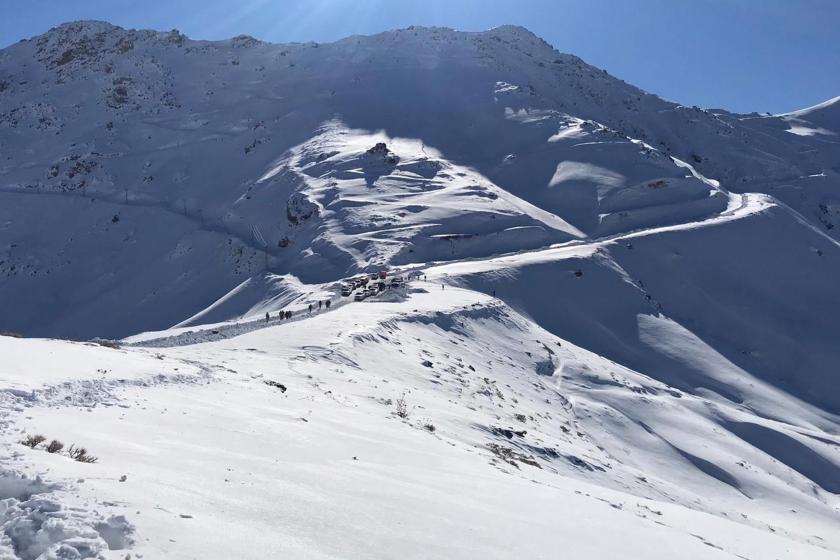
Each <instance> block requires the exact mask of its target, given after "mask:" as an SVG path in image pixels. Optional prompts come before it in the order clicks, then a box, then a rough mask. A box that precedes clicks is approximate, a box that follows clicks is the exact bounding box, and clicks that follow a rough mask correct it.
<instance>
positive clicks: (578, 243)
mask: <svg viewBox="0 0 840 560" xmlns="http://www.w3.org/2000/svg"><path fill="white" fill-rule="evenodd" d="M730 197H731V200H732V201H733V203H732V204H731V206H734V207H732V208H730V209H727V210H726V211H725V212H722V213H720V214H718V215H716V216H712V217H709V218H706V219H703V220H698V221H693V222H684V223H680V224H673V225H669V226H659V227H655V228H645V229H640V230H636V231H629V232H621V233H615V234H612V235H607V236H605V237H600V238H595V239H580V240H577V239H576V240H573V241H567V242H566V243H557V244H555V245H551V246H550V247H546V248H540V249H534V250H531V251H515V252H510V253H504V254H500V255H493V256H490V257H483V258H481V257H479V258H473V259H461V260H458V261H455V262H452V261H435V262H430V263H427V264H426V268H425V270H426V271H427V272H430V273H431V272H432V271H435V272H438V273H439V272H441V271H444V270H445V269H447V268H460V267H469V264H471V263H476V264H477V263H492V262H494V261H499V262H511V263H515V262H518V261H521V260H531V259H534V260H536V261H539V260H541V259H540V257H541V256H544V257H545V258H546V259H550V258H551V256H553V255H558V256H559V255H561V254H563V253H564V252H565V251H566V250H573V249H582V250H587V249H588V250H590V251H589V253H587V254H591V253H592V252H595V251H597V250H598V249H599V248H601V247H602V246H604V245H607V244H609V243H612V242H614V241H621V240H623V239H632V238H638V237H645V236H648V235H656V234H659V233H666V232H670V231H682V230H690V229H696V228H703V227H710V226H714V225H715V224H720V223H725V222H728V221H731V220H739V219H743V218H746V217H749V216H751V215H753V214H757V213H760V212H763V211H765V210H767V209H768V208H770V207H772V206H782V205H781V204H779V201H778V200H776V199H775V198H773V197H772V196H770V195H765V194H762V193H744V194H741V195H735V194H730ZM736 201H737V202H736ZM785 209H787V207H786V206H785ZM835 243H836V242H835ZM569 256H570V257H575V256H585V255H579V254H575V253H573V252H570V254H569Z"/></svg>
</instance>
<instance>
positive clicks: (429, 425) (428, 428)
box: [423, 422, 437, 434]
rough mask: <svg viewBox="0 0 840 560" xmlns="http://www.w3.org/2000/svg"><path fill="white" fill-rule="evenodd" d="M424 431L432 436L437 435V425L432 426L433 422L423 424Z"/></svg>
mask: <svg viewBox="0 0 840 560" xmlns="http://www.w3.org/2000/svg"><path fill="white" fill-rule="evenodd" d="M423 429H424V430H426V431H427V432H430V433H432V434H433V433H435V430H437V428H436V427H435V425H434V424H432V423H431V422H426V423H425V424H423Z"/></svg>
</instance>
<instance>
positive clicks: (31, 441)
mask: <svg viewBox="0 0 840 560" xmlns="http://www.w3.org/2000/svg"><path fill="white" fill-rule="evenodd" d="M46 439H47V438H46V437H44V436H42V435H41V434H35V435H29V436H26V437H25V438H23V439H22V440H21V441H20V443H21V444H22V445H25V446H26V447H28V448H30V449H35V448H36V447H38V446H39V445H41V444H42V443H43V442H44V441H46Z"/></svg>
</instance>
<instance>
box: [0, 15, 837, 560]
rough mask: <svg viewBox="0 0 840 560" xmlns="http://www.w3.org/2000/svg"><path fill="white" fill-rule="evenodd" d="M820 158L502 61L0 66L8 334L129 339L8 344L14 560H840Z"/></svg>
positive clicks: (197, 60) (149, 55) (114, 53)
mask: <svg viewBox="0 0 840 560" xmlns="http://www.w3.org/2000/svg"><path fill="white" fill-rule="evenodd" d="M839 134H840V103H838V100H837V99H834V100H831V101H827V102H825V103H823V104H820V105H817V106H815V107H812V108H808V109H803V110H801V111H796V112H793V113H788V114H784V115H777V116H772V115H758V114H750V115H738V114H732V113H729V112H726V111H722V110H705V109H700V108H696V107H693V108H689V107H683V106H680V105H677V104H674V103H671V102H668V101H665V100H662V99H660V98H658V97H656V96H655V95H652V94H650V93H646V92H643V91H641V90H639V89H638V88H635V87H633V86H631V85H629V84H626V83H624V82H623V81H621V80H618V79H616V78H614V77H612V76H610V75H609V74H607V73H606V72H604V71H602V70H599V69H597V68H594V67H592V66H589V65H587V64H586V63H584V62H583V61H582V60H580V59H579V58H577V57H574V56H571V55H566V54H561V53H558V52H557V51H555V50H554V49H553V48H552V47H551V46H550V45H548V44H547V43H545V42H544V41H542V40H541V39H539V38H538V37H536V36H534V35H533V34H532V33H530V32H529V31H527V30H525V29H522V28H519V27H511V26H506V27H501V28H497V29H494V30H491V31H487V32H481V33H464V32H457V31H452V30H449V29H440V28H419V27H417V28H415V27H412V28H408V29H403V30H398V31H392V32H386V33H382V34H379V35H374V36H369V37H361V36H359V37H350V38H347V39H343V40H341V41H338V42H335V43H331V44H316V43H305V44H289V45H276V44H268V43H263V42H261V41H258V40H255V39H253V38H250V37H244V36H242V37H236V38H233V39H231V40H228V41H218V42H207V41H194V40H190V39H188V38H186V37H185V36H183V35H182V34H180V33H178V32H177V31H172V32H168V33H160V32H154V31H135V30H125V29H121V28H119V27H115V26H112V25H110V24H107V23H103V22H76V23H70V24H66V25H62V26H60V27H58V28H55V29H52V30H50V31H49V32H48V33H46V34H44V35H42V36H39V37H36V38H33V39H31V40H28V41H23V42H21V43H19V44H16V45H13V46H11V47H8V48H6V49H4V50H2V51H0V158H2V159H0V201H2V204H0V309H2V313H0V331H11V332H18V333H22V334H24V335H27V336H42V337H43V336H51V337H68V338H73V339H90V338H92V337H105V338H110V339H123V340H121V341H120V342H119V343H108V344H107V346H100V345H99V344H95V343H91V342H87V343H85V342H69V341H59V340H42V339H18V338H11V337H0V356H2V358H3V359H2V360H0V362H2V363H0V378H2V381H3V384H4V385H3V387H5V388H6V390H5V391H2V392H0V399H2V402H1V403H0V404H2V411H3V414H4V416H3V422H4V426H5V428H6V429H5V430H4V432H3V436H2V444H3V446H4V449H5V450H7V451H8V453H7V454H6V455H7V456H6V459H5V465H4V468H5V469H6V470H5V472H4V474H3V475H2V478H0V482H1V483H2V484H0V488H2V489H3V494H2V495H0V498H3V499H5V500H6V501H5V502H4V503H5V504H6V506H5V508H6V509H5V510H4V511H3V512H0V522H2V523H3V533H2V535H3V536H0V549H2V547H3V546H5V547H6V548H7V549H8V552H7V553H6V555H7V556H8V557H10V558H41V557H43V558H74V557H90V556H96V555H100V556H103V557H113V558H117V557H119V558H123V557H125V554H126V550H127V549H135V550H136V553H137V554H138V557H139V555H140V554H144V555H145V556H144V557H167V558H169V557H171V558H195V557H201V558H232V557H242V558H246V557H247V558H262V557H265V556H264V554H265V553H267V554H269V556H271V557H279V556H288V557H294V558H393V557H394V556H404V557H410V558H424V559H425V558H513V557H535V558H554V557H556V556H557V555H558V553H562V555H566V554H573V555H576V556H584V557H587V556H589V557H592V558H608V557H609V558H614V557H632V558H734V557H740V558H751V559H763V558H771V557H773V558H776V557H778V558H791V559H798V558H838V557H840V539H838V536H837V531H836V530H835V529H834V528H835V527H836V526H837V523H838V521H840V511H838V507H840V501H838V498H837V495H838V494H840V422H839V421H840V416H838V414H840V393H838V391H837V388H838V377H837V376H838V366H837V364H838V363H840V344H838V340H840V326H838V322H837V320H836V318H837V317H838V316H840V291H838V290H837V287H836V284H837V278H838V276H840V241H838V240H840V236H838V232H840V228H837V227H835V226H837V225H840V195H838V189H840V140H838V138H840V136H838V135H839ZM383 269H387V270H389V271H390V272H391V274H392V275H394V274H397V275H403V276H406V275H408V274H409V273H412V272H413V276H414V279H413V280H411V281H409V282H408V285H407V287H406V288H394V289H389V290H387V291H385V292H383V293H381V294H378V295H376V296H371V297H369V298H368V299H367V300H365V301H354V298H353V297H352V296H351V297H342V296H340V295H339V294H340V283H341V282H343V281H346V280H348V279H349V278H351V277H356V276H358V275H359V274H360V273H363V272H365V273H370V272H378V271H379V270H383ZM325 300H329V301H330V304H331V307H330V308H321V305H322V304H323V302H324V301H325ZM318 302H321V304H319V303H318ZM312 304H315V308H314V310H313V311H311V312H310V311H309V306H310V305H312ZM287 310H293V311H294V313H295V315H294V317H293V318H292V319H291V321H290V320H280V319H278V318H277V315H278V312H280V311H287ZM265 313H269V317H270V320H269V321H266V319H265V317H264V314H265ZM111 346H114V347H113V348H112V347H111ZM403 403H404V406H403ZM21 431H23V432H25V433H27V434H30V435H31V434H35V433H44V434H45V435H46V436H48V437H49V438H50V439H51V438H56V439H59V440H61V441H63V442H66V443H70V442H78V444H79V445H87V446H89V448H90V449H91V453H94V454H96V455H97V456H98V457H99V461H98V462H97V463H95V464H87V463H84V462H79V461H75V462H74V461H72V460H70V459H69V458H68V457H66V456H65V455H66V453H65V452H64V451H61V452H58V453H47V452H45V450H44V444H41V445H36V446H35V447H34V448H33V449H31V450H30V449H26V448H25V447H22V446H21V445H20V444H19V443H18V441H19V440H20V439H21V438H22V437H23V436H22V435H21ZM36 476H37V477H39V478H35V477H36ZM243 543H247V544H243ZM653 543H656V545H657V546H651V545H652V544H653ZM558 550H559V551H560V552H558ZM266 551H268V552H266ZM42 554H45V555H46V556H39V555H42ZM62 554H63V556H62ZM72 554H76V555H77V556H73V555H72ZM50 555H52V556H50ZM3 557H4V556H3V551H2V550H0V558H3Z"/></svg>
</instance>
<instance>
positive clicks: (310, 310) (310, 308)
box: [309, 303, 312, 315]
mask: <svg viewBox="0 0 840 560" xmlns="http://www.w3.org/2000/svg"><path fill="white" fill-rule="evenodd" d="M309 314H310V315H312V304H311V303H310V304H309Z"/></svg>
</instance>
